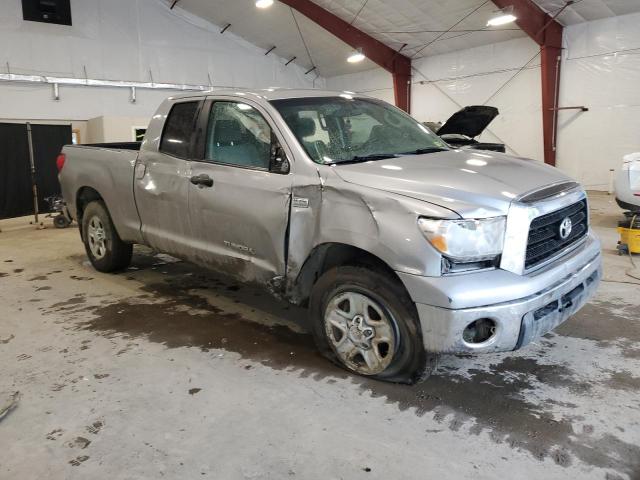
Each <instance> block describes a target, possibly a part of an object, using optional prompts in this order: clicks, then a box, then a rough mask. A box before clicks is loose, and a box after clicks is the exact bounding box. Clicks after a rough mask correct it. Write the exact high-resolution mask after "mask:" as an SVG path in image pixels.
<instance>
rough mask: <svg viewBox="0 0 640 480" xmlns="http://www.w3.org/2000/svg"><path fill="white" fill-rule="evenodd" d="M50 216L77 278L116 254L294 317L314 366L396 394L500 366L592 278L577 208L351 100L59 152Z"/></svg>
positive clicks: (548, 326) (171, 126) (479, 156)
mask: <svg viewBox="0 0 640 480" xmlns="http://www.w3.org/2000/svg"><path fill="white" fill-rule="evenodd" d="M57 164H58V169H59V172H60V173H59V179H60V183H61V185H62V192H63V195H64V198H65V201H66V204H67V208H68V215H69V216H70V217H71V218H72V219H75V220H77V222H78V224H79V226H80V233H81V238H82V241H83V242H84V246H85V249H86V253H87V255H88V257H89V260H90V261H91V263H92V264H93V266H94V267H95V268H96V269H97V270H99V271H101V272H114V271H118V270H122V269H125V268H127V266H128V265H129V263H130V261H131V256H132V247H133V245H134V244H143V245H147V246H149V247H151V248H153V249H154V250H155V251H159V252H165V253H168V254H170V255H172V256H174V257H177V258H180V259H183V260H185V261H189V262H192V263H194V264H198V265H200V266H204V267H207V268H210V269H212V270H214V271H217V272H220V273H221V274H224V275H226V276H232V277H233V278H235V279H237V280H238V281H240V282H243V283H246V284H259V285H261V286H263V287H264V288H266V289H267V290H268V291H270V292H271V293H273V294H274V295H275V296H277V297H279V298H281V299H286V300H288V301H289V302H292V303H294V304H296V305H302V306H306V307H308V311H309V315H310V317H311V319H312V330H313V336H314V338H315V340H316V343H317V345H318V348H319V350H320V351H321V352H322V353H323V354H324V355H325V356H327V357H328V358H330V359H331V360H333V361H334V362H337V363H339V364H340V365H342V366H343V367H345V368H346V369H348V370H350V371H352V372H355V373H358V374H361V375H366V376H372V377H375V378H379V379H383V380H388V381H396V382H411V381H412V380H415V379H417V378H420V377H421V376H423V375H424V372H425V366H426V365H430V364H431V360H430V359H432V358H434V357H435V356H437V355H438V354H443V353H452V354H456V353H462V354H470V353H471V354H474V353H486V352H507V351H512V350H517V349H519V348H522V347H524V346H525V345H527V344H528V343H530V342H532V341H534V340H535V339H537V338H539V337H540V336H541V335H543V334H545V333H547V332H549V331H551V330H552V329H553V328H555V327H557V326H558V325H559V324H561V323H562V322H564V321H565V320H567V319H568V318H569V317H570V316H571V315H573V314H574V313H575V312H576V311H577V310H578V309H580V308H581V307H582V306H583V305H584V304H585V302H587V301H588V299H589V298H590V297H591V296H592V295H593V294H594V292H595V290H596V288H597V286H598V283H599V280H600V278H601V272H602V269H601V268H602V267H601V253H600V243H599V241H598V239H597V238H596V237H595V236H594V234H593V232H592V231H591V229H590V226H589V211H588V200H587V196H586V194H585V191H584V190H583V188H582V187H581V186H580V185H579V184H578V183H576V182H574V181H573V180H571V179H570V178H568V177H567V176H565V175H564V174H563V173H561V172H560V171H559V170H557V169H555V168H552V167H550V166H547V165H544V164H543V163H540V162H538V161H533V160H528V159H524V158H514V157H512V156H508V155H505V154H502V153H497V152H488V151H476V150H472V149H464V150H455V149H451V148H450V147H449V146H448V145H447V144H446V143H445V142H444V141H443V140H441V139H440V138H439V137H438V136H436V135H435V134H433V133H432V132H431V131H430V130H429V129H428V128H426V127H425V126H423V125H422V124H421V123H419V122H417V121H416V120H414V119H413V118H412V117H410V116H409V115H407V114H406V113H404V112H403V111H401V110H399V109H397V108H395V107H393V106H391V105H389V104H387V103H385V102H382V101H380V100H377V99H373V98H368V97H366V96H361V95H357V94H354V93H352V92H328V91H320V90H287V89H266V90H218V91H210V92H202V93H187V94H180V95H176V96H173V97H171V98H169V99H167V100H165V101H164V102H163V103H162V105H160V107H159V109H158V111H157V112H156V114H155V115H154V116H153V118H152V119H151V122H150V124H149V126H148V129H147V132H146V135H145V137H144V140H143V141H142V142H141V143H125V144H97V145H73V146H71V145H69V146H65V147H64V149H63V151H62V153H61V154H60V156H59V157H58V159H57Z"/></svg>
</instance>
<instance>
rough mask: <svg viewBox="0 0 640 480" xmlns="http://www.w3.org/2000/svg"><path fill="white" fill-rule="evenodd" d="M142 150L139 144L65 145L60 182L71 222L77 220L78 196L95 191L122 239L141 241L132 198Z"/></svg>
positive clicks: (138, 222) (138, 220)
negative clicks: (135, 173)
mask: <svg viewBox="0 0 640 480" xmlns="http://www.w3.org/2000/svg"><path fill="white" fill-rule="evenodd" d="M139 149H140V142H118V143H101V144H93V145H66V146H65V147H64V148H63V149H62V153H63V154H65V156H66V159H65V163H64V167H63V168H62V171H61V172H60V174H59V179H60V184H61V186H62V194H63V196H64V198H65V200H66V201H67V208H68V210H69V214H70V215H71V217H72V218H74V219H76V220H78V212H77V210H78V209H77V200H78V197H79V195H83V194H87V192H90V191H91V190H93V191H95V192H99V193H100V196H101V197H102V199H103V201H104V203H105V204H106V205H107V207H108V209H109V212H110V213H111V217H112V219H113V222H114V224H115V226H116V229H117V230H118V233H119V234H120V236H121V237H122V239H123V240H126V241H132V242H136V241H137V242H139V241H141V238H140V219H139V217H138V212H137V210H136V206H135V199H134V195H133V177H134V174H133V171H134V168H135V163H136V160H137V158H138V150H139ZM71 199H74V200H75V201H71Z"/></svg>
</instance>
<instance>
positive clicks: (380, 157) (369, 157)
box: [332, 153, 396, 165]
mask: <svg viewBox="0 0 640 480" xmlns="http://www.w3.org/2000/svg"><path fill="white" fill-rule="evenodd" d="M387 158H396V155H395V154H393V153H372V154H370V155H356V156H354V157H351V158H350V159H348V160H338V161H337V162H332V164H333V165H341V164H343V163H358V162H368V161H369V160H386V159H387Z"/></svg>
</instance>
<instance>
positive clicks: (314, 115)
mask: <svg viewBox="0 0 640 480" xmlns="http://www.w3.org/2000/svg"><path fill="white" fill-rule="evenodd" d="M345 97H346V95H345ZM271 103H272V104H273V105H274V106H275V107H276V109H277V110H278V111H279V112H280V115H282V117H283V118H284V120H285V121H286V122H287V125H289V128H290V129H291V131H292V132H293V133H294V135H295V136H296V138H297V139H298V141H299V142H300V144H301V145H302V146H303V147H304V149H305V150H306V152H307V153H308V154H309V156H310V157H311V159H312V160H313V161H314V162H317V163H329V164H331V163H345V162H356V161H367V160H377V159H383V158H391V157H395V156H398V155H411V154H419V153H430V152H434V151H441V150H448V147H447V145H446V143H444V141H442V140H441V139H440V138H439V137H438V136H437V135H435V134H434V133H432V132H431V131H430V130H429V129H428V128H427V127H425V126H424V125H421V124H420V123H418V122H417V121H415V120H414V119H413V118H411V117H410V116H409V115H407V114H406V113H404V112H402V111H401V110H399V109H397V108H395V107H392V106H391V105H389V104H387V103H385V102H383V101H381V100H374V99H363V98H342V97H316V98H291V99H286V100H273V101H272V102H271Z"/></svg>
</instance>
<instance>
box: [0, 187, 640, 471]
mask: <svg viewBox="0 0 640 480" xmlns="http://www.w3.org/2000/svg"><path fill="white" fill-rule="evenodd" d="M592 206H593V208H592V210H593V224H594V226H595V229H596V230H597V231H598V233H599V234H600V236H601V238H602V240H603V244H604V251H605V281H604V282H603V283H602V286H601V288H600V290H599V293H598V295H597V298H596V299H595V300H594V301H593V302H592V303H591V304H589V305H587V306H586V307H585V308H584V309H583V310H582V311H581V312H580V313H579V314H578V315H577V316H575V317H574V318H572V319H571V320H569V321H568V322H567V323H565V324H564V325H562V326H561V327H560V328H559V329H558V330H557V331H556V332H555V333H553V334H549V335H547V336H546V337H545V338H543V339H541V340H540V341H538V342H537V343H535V344H532V345H530V346H528V347H527V348H526V349H524V350H522V351H519V352H517V353H509V354H493V355H486V356H481V357H475V358H473V357H468V358H462V357H454V356H449V357H445V358H443V359H442V361H441V365H440V367H439V369H438V372H437V374H436V375H434V376H432V377H431V378H429V379H427V380H426V381H424V382H423V383H421V384H418V385H414V386H403V385H391V384H384V383H380V382H375V381H371V380H367V379H364V378H360V377H356V376H352V375H349V374H347V373H345V372H343V371H341V370H339V369H337V368H336V367H334V366H332V365H330V364H329V363H328V362H326V361H325V360H324V359H322V358H320V357H319V356H318V354H317V353H316V352H315V350H314V348H313V344H312V341H311V339H310V337H309V335H308V334H306V333H305V331H306V330H307V318H306V312H305V311H304V310H298V309H295V308H293V307H287V306H286V305H282V304H279V303H278V302H276V301H274V300H271V299H270V298H269V297H268V296H267V295H266V294H263V293H262V292H259V291H255V290H252V289H248V288H244V287H242V286H240V285H236V284H233V283H229V282H226V281H223V280H220V279H216V278H215V277H214V276H213V275H211V274H209V273H207V272H206V271H203V270H201V269H199V268H197V267H194V266H192V265H190V264H187V263H184V262H177V261H175V260H174V259H172V258H171V257H167V256H164V255H155V256H154V255H153V254H152V253H151V252H149V251H148V250H146V249H142V248H140V249H137V250H136V254H135V258H134V261H133V264H132V267H131V268H130V269H129V270H128V271H127V272H125V273H121V274H118V275H105V274H100V273H98V272H96V271H95V270H93V269H92V268H91V266H90V265H89V264H88V262H87V260H86V257H85V255H84V251H83V248H82V245H81V243H80V239H79V236H78V232H77V230H76V229H75V228H70V229H67V230H55V229H53V228H48V229H46V230H36V229H34V228H33V227H32V226H29V225H28V223H27V222H28V220H25V219H14V220H11V221H3V222H0V228H1V229H2V230H3V232H2V233H0V302H1V303H0V305H1V310H0V393H1V397H0V399H1V400H0V403H2V402H4V400H5V399H6V398H7V397H8V396H9V395H10V394H12V393H13V392H15V391H20V394H21V399H20V402H19V404H18V406H17V407H16V408H15V409H14V410H13V411H11V412H10V413H9V414H8V415H7V416H6V417H4V419H2V420H0V445H2V448H1V449H0V478H20V479H23V480H26V479H36V478H37V479H41V478H50V479H62V478H104V479H138V478H154V479H155V478H160V477H167V478H196V477H197V478H203V477H209V478H218V479H236V478H248V479H276V478H304V479H315V478H318V479H339V478H341V479H358V478H369V479H371V478H388V479H394V480H397V479H409V478H445V479H447V478H455V479H458V478H469V477H471V476H473V477H474V478H495V477H498V476H504V478H510V479H519V478H527V479H532V478H540V479H549V478H581V479H583V478H600V479H604V478H606V479H609V480H613V479H619V478H640V395H639V393H640V313H639V312H640V287H639V286H638V285H640V281H637V280H634V279H633V278H631V277H628V276H626V275H625V270H627V269H629V268H630V266H631V265H630V261H629V259H628V258H626V257H618V256H616V255H615V250H614V248H615V244H616V239H617V235H616V233H615V230H614V229H613V228H612V227H615V225H616V220H617V219H618V217H619V214H620V212H619V210H618V209H617V207H615V205H614V204H613V203H612V201H611V197H608V196H604V195H594V196H592ZM638 263H640V258H639V260H638ZM0 408H1V406H0Z"/></svg>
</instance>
